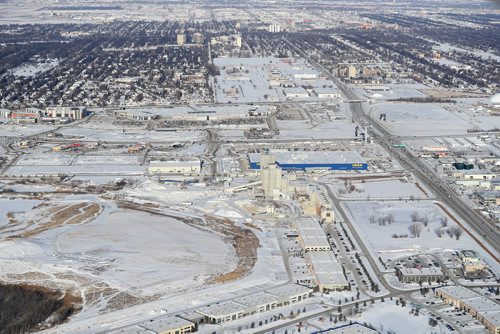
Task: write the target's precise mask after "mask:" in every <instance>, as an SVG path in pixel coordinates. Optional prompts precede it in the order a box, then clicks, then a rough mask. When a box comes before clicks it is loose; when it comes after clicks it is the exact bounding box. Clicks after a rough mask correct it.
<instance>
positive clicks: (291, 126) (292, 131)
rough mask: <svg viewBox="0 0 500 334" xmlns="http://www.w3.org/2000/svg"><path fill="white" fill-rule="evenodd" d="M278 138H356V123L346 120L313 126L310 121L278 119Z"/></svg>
mask: <svg viewBox="0 0 500 334" xmlns="http://www.w3.org/2000/svg"><path fill="white" fill-rule="evenodd" d="M276 123H277V125H278V128H279V129H280V132H279V134H278V135H277V136H276V137H275V138H278V139H332V138H333V139H337V138H354V128H355V127H356V124H353V123H351V122H350V121H349V122H345V121H336V122H323V123H322V124H319V125H317V126H313V125H312V124H311V123H310V122H309V121H291V120H287V121H281V120H278V121H276Z"/></svg>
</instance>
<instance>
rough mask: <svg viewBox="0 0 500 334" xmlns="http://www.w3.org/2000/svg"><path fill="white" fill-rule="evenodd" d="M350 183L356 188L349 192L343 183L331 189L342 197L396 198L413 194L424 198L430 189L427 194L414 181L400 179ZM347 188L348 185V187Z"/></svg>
mask: <svg viewBox="0 0 500 334" xmlns="http://www.w3.org/2000/svg"><path fill="white" fill-rule="evenodd" d="M352 185H353V186H354V187H355V188H356V190H354V191H352V192H349V191H348V190H347V191H346V186H345V185H344V183H336V184H335V185H333V189H334V190H335V192H336V193H337V194H339V195H340V197H342V198H349V199H351V198H352V199H360V198H367V197H368V196H370V198H371V199H377V198H380V199H398V198H400V197H402V198H409V197H411V196H414V197H415V198H425V197H428V196H429V194H430V191H428V190H427V191H426V193H427V195H426V194H425V193H424V192H422V190H420V189H419V188H418V187H417V185H416V184H415V183H412V182H406V183H404V182H401V180H399V179H397V180H393V179H392V180H391V179H389V180H383V181H366V182H364V183H363V182H352ZM348 188H349V187H348Z"/></svg>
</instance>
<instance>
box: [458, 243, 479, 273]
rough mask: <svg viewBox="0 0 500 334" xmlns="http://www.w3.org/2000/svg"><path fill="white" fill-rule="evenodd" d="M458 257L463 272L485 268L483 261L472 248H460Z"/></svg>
mask: <svg viewBox="0 0 500 334" xmlns="http://www.w3.org/2000/svg"><path fill="white" fill-rule="evenodd" d="M458 257H459V258H460V263H461V264H462V270H463V271H464V273H466V274H468V273H473V272H476V271H481V270H483V269H484V268H485V265H484V263H483V261H481V259H480V258H479V256H477V254H476V252H474V251H473V250H465V249H464V250H462V251H460V252H459V253H458Z"/></svg>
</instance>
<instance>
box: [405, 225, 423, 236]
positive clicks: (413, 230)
mask: <svg viewBox="0 0 500 334" xmlns="http://www.w3.org/2000/svg"><path fill="white" fill-rule="evenodd" d="M423 227H424V226H423V225H422V224H420V223H413V224H411V225H410V226H408V230H409V231H410V235H411V236H412V237H413V238H420V234H421V233H422V229H423Z"/></svg>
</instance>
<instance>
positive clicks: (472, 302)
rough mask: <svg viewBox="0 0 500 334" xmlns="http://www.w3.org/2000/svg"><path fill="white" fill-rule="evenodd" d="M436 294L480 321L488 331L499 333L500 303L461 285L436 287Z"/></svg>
mask: <svg viewBox="0 0 500 334" xmlns="http://www.w3.org/2000/svg"><path fill="white" fill-rule="evenodd" d="M436 295H437V296H438V297H439V298H441V299H443V300H444V301H445V302H446V303H448V304H451V305H453V306H455V307H457V308H459V309H461V310H464V311H465V312H467V313H469V314H470V315H471V316H472V317H474V318H476V319H477V320H478V321H479V322H481V323H482V324H483V325H484V326H485V327H486V329H488V331H489V332H490V333H494V334H498V333H500V304H497V303H495V302H494V301H492V300H491V299H489V298H486V297H484V296H482V295H480V294H479V293H477V292H474V291H472V290H469V289H467V288H464V287H462V286H445V287H442V288H438V289H436Z"/></svg>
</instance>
